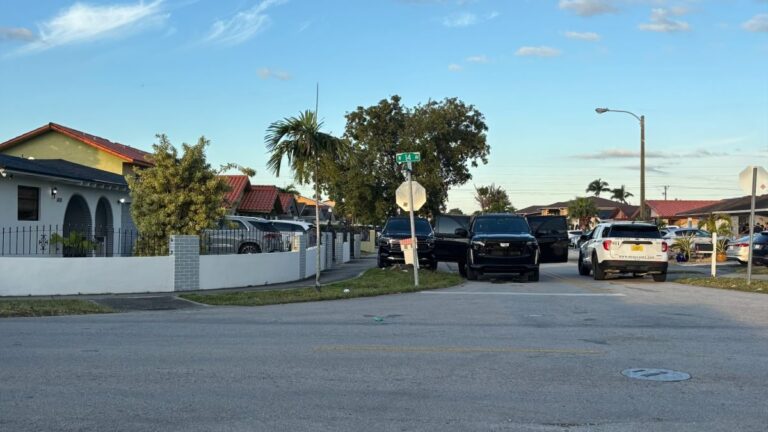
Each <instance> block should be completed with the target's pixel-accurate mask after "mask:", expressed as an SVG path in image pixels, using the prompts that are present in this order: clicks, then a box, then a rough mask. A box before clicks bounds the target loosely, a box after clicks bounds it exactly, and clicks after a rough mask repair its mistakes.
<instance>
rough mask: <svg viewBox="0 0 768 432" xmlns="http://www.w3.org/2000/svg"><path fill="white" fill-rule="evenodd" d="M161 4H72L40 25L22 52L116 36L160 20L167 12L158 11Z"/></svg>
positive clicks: (159, 1)
mask: <svg viewBox="0 0 768 432" xmlns="http://www.w3.org/2000/svg"><path fill="white" fill-rule="evenodd" d="M161 4H162V0H156V1H153V2H151V3H144V2H143V1H140V2H138V3H134V4H112V5H101V6H90V5H87V4H84V3H75V4H74V5H72V6H70V7H69V8H68V9H65V10H63V11H62V12H61V13H59V15H57V16H55V17H53V18H51V19H50V20H49V21H46V22H44V23H42V24H40V25H39V35H38V36H37V38H35V40H34V41H33V42H31V43H29V44H27V45H26V46H24V47H23V48H22V49H21V51H22V52H25V51H42V50H45V49H49V48H53V47H56V46H60V45H68V44H72V43H78V42H85V41H91V40H96V39H100V38H104V37H110V36H117V35H120V34H122V33H124V32H128V31H131V30H135V29H136V28H138V27H140V26H141V25H146V24H149V23H158V22H162V21H163V20H165V19H166V18H167V17H168V15H167V14H162V13H161V7H160V6H161Z"/></svg>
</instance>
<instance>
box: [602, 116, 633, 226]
mask: <svg viewBox="0 0 768 432" xmlns="http://www.w3.org/2000/svg"><path fill="white" fill-rule="evenodd" d="M595 112H596V113H598V114H604V113H607V112H619V113H624V114H629V115H631V116H632V117H634V118H636V119H637V121H639V122H640V219H641V220H644V219H645V116H644V115H642V116H639V117H638V116H637V114H635V113H633V112H630V111H622V110H612V109H608V108H595Z"/></svg>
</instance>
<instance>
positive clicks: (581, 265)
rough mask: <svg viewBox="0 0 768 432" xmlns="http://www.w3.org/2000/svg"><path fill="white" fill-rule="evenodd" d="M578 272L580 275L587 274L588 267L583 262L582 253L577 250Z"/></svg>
mask: <svg viewBox="0 0 768 432" xmlns="http://www.w3.org/2000/svg"><path fill="white" fill-rule="evenodd" d="M579 274H580V275H581V276H589V267H587V266H586V265H585V264H584V254H582V253H581V252H579Z"/></svg>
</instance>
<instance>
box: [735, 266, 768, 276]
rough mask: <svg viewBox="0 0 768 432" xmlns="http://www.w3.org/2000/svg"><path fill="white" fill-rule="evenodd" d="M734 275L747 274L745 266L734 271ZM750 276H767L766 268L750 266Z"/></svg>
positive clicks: (767, 270)
mask: <svg viewBox="0 0 768 432" xmlns="http://www.w3.org/2000/svg"><path fill="white" fill-rule="evenodd" d="M734 273H743V274H747V266H746V265H744V266H740V267H739V268H737V269H736V271H735V272H734ZM752 274H753V275H768V266H759V265H757V264H752Z"/></svg>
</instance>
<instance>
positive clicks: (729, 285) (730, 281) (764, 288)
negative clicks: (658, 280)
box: [675, 277, 768, 294]
mask: <svg viewBox="0 0 768 432" xmlns="http://www.w3.org/2000/svg"><path fill="white" fill-rule="evenodd" d="M675 282H677V283H682V284H686V285H696V286H701V287H706V288H720V289H729V290H735V291H747V292H754V293H762V294H768V281H764V280H754V279H753V280H752V285H747V280H746V279H741V278H727V277H721V278H711V277H710V278H685V279H678V280H676V281H675Z"/></svg>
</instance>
